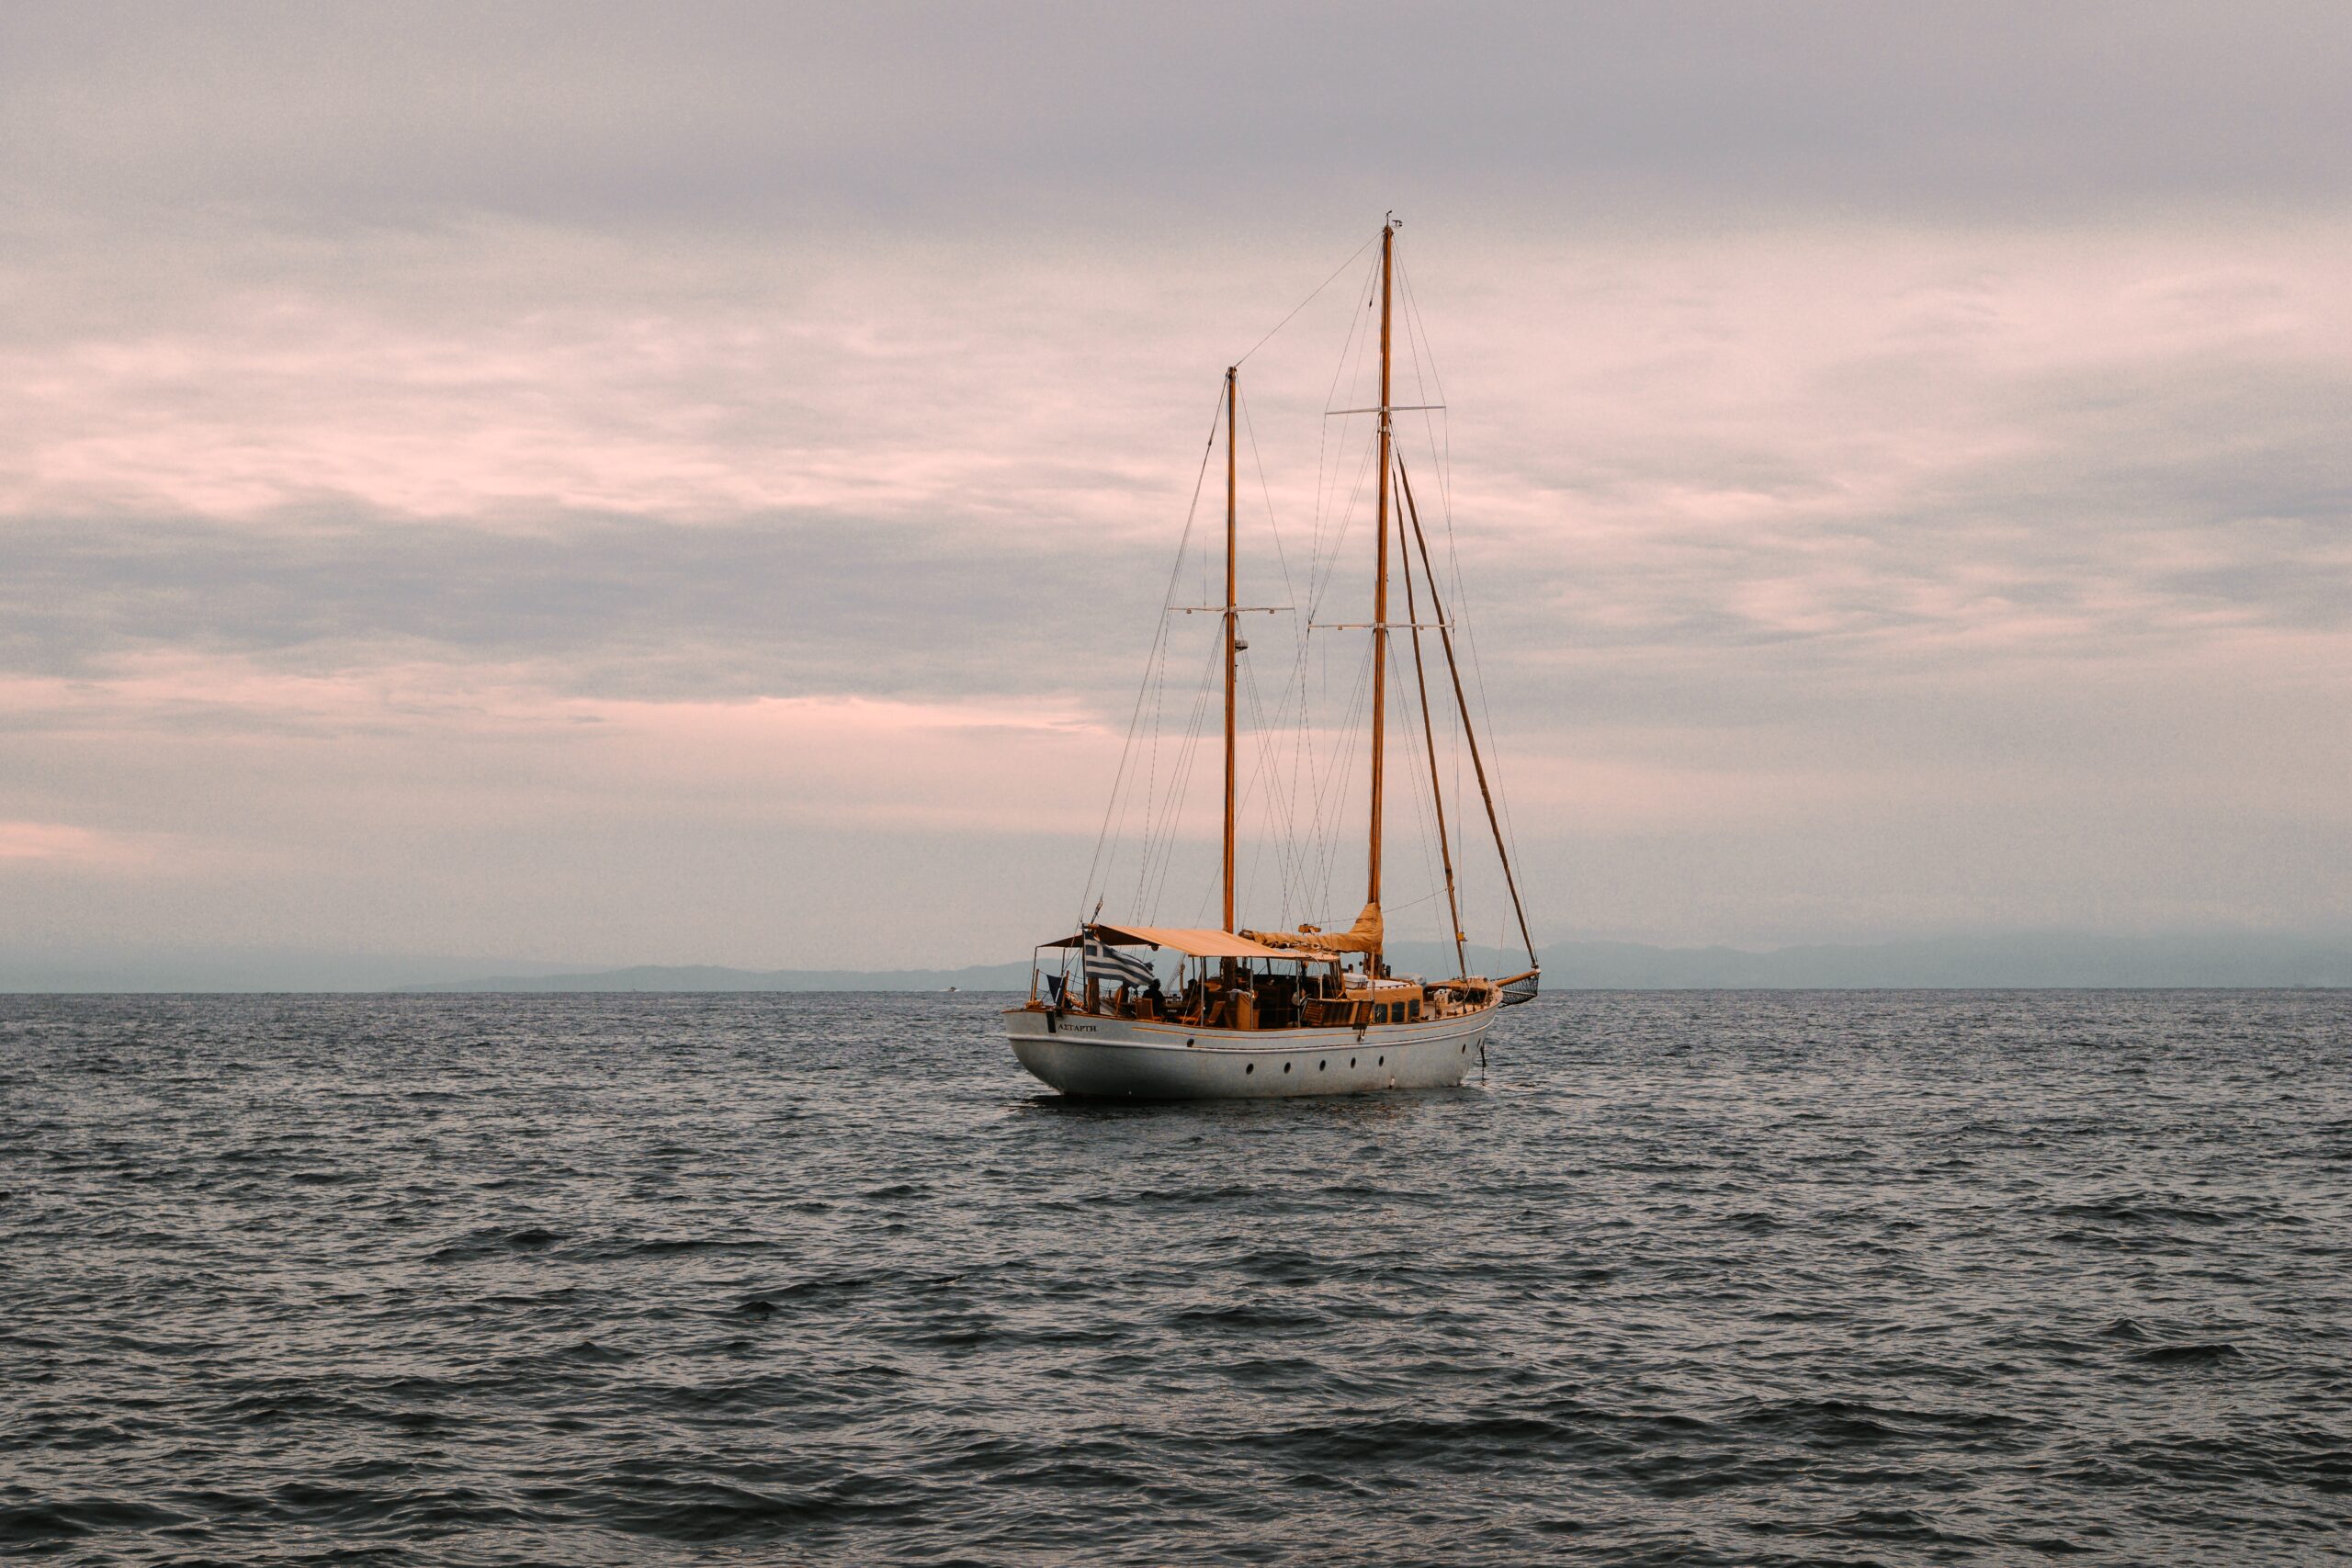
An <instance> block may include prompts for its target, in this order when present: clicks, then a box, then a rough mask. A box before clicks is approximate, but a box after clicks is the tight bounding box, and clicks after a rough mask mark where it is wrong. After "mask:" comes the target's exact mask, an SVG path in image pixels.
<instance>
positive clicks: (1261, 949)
mask: <svg viewBox="0 0 2352 1568" xmlns="http://www.w3.org/2000/svg"><path fill="white" fill-rule="evenodd" d="M1094 929H1095V930H1096V931H1099V932H1101V933H1102V936H1103V941H1104V942H1110V943H1112V944H1113V945H1114V946H1118V945H1123V944H1122V943H1121V941H1120V939H1121V938H1125V945H1132V944H1133V943H1136V942H1149V943H1150V944H1151V945H1152V946H1154V947H1168V948H1173V949H1175V950H1176V951H1177V952H1178V953H1183V954H1184V955H1186V956H1187V957H1190V958H1252V959H1265V958H1295V957H1297V956H1298V955H1297V954H1296V953H1283V952H1281V951H1280V950H1278V949H1275V948H1271V947H1268V946H1266V945H1265V944H1263V943H1262V942H1251V941H1250V939H1249V938H1248V937H1246V936H1236V935H1234V934H1233V933H1232V932H1231V931H1218V930H1216V928H1215V927H1209V928H1206V929H1203V928H1198V927H1193V926H1114V925H1098V926H1096V927H1095V928H1094Z"/></svg>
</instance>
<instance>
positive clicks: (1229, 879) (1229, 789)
mask: <svg viewBox="0 0 2352 1568" xmlns="http://www.w3.org/2000/svg"><path fill="white" fill-rule="evenodd" d="M1240 374H1241V367H1239V366H1238V365H1229V366H1227V367H1226V371H1225V929H1226V930H1227V931H1231V930H1233V750H1234V748H1233V660H1234V646H1233V645H1234V642H1235V640H1236V638H1235V632H1234V628H1235V627H1236V626H1238V625H1239V624H1240V619H1241V617H1240V615H1238V613H1237V612H1236V610H1235V599H1234V566H1233V547H1234V539H1235V533H1234V503H1233V460H1234V459H1233V393H1234V387H1235V384H1236V378H1238V377H1239V375H1240Z"/></svg>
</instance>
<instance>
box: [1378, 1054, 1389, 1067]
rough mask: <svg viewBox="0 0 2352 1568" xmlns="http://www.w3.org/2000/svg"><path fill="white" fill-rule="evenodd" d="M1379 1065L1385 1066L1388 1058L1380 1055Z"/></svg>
mask: <svg viewBox="0 0 2352 1568" xmlns="http://www.w3.org/2000/svg"><path fill="white" fill-rule="evenodd" d="M1380 1065H1381V1066H1384V1067H1385V1066H1387V1065H1388V1058H1387V1057H1385V1056H1383V1057H1381V1058H1380Z"/></svg>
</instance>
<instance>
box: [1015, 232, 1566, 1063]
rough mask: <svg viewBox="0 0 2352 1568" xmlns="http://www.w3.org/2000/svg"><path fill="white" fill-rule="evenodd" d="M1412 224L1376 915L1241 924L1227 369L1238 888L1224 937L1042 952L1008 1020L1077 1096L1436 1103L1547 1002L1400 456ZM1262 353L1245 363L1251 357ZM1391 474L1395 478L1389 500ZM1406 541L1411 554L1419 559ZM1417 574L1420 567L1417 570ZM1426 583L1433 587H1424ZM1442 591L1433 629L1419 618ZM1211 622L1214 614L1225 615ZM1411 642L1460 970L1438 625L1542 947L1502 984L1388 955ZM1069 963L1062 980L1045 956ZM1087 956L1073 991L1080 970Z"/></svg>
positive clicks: (1373, 840) (1025, 1055)
mask: <svg viewBox="0 0 2352 1568" xmlns="http://www.w3.org/2000/svg"><path fill="white" fill-rule="evenodd" d="M1396 229H1397V226H1396V224H1395V222H1394V221H1393V220H1392V221H1390V222H1388V223H1385V224H1384V225H1383V226H1382V229H1381V231H1380V282H1379V300H1380V400H1379V403H1378V405H1377V406H1376V407H1375V408H1374V409H1370V410H1349V411H1343V412H1367V413H1373V414H1374V415H1375V416H1376V418H1377V422H1378V423H1377V432H1376V435H1375V440H1376V443H1377V459H1378V484H1377V490H1376V502H1375V504H1376V508H1377V522H1378V526H1377V528H1376V530H1375V533H1376V539H1377V544H1376V558H1375V563H1374V579H1373V583H1374V586H1373V603H1372V620H1371V621H1370V623H1369V624H1368V626H1367V627H1366V628H1365V629H1368V630H1370V632H1371V634H1372V639H1373V647H1372V671H1371V674H1372V705H1371V744H1372V755H1371V802H1370V838H1369V842H1368V844H1367V846H1366V867H1367V874H1366V886H1365V893H1364V905H1363V911H1362V913H1360V914H1359V915H1358V916H1357V917H1356V919H1355V921H1354V923H1353V924H1352V925H1351V927H1350V928H1349V929H1348V930H1346V931H1322V930H1317V928H1315V927H1313V926H1302V927H1300V928H1299V929H1298V930H1296V931H1252V930H1247V929H1243V928H1241V927H1239V926H1238V925H1237V923H1236V919H1235V908H1234V901H1235V881H1234V865H1235V844H1236V838H1237V796H1236V788H1235V786H1236V769H1235V759H1236V744H1235V741H1236V725H1235V700H1234V699H1235V674H1236V669H1237V659H1238V653H1239V652H1240V650H1241V649H1243V648H1244V647H1246V646H1247V645H1246V644H1245V643H1244V642H1243V641H1242V639H1241V637H1240V632H1239V625H1238V623H1239V617H1240V615H1242V614H1243V613H1244V611H1245V607H1244V606H1242V605H1241V604H1238V592H1237V584H1238V570H1237V566H1236V554H1237V542H1238V535H1237V522H1236V504H1235V482H1234V481H1235V452H1234V448H1235V404H1236V400H1237V391H1238V376H1239V370H1238V367H1231V368H1228V369H1227V371H1226V374H1225V396H1224V407H1223V410H1222V412H1223V415H1224V423H1225V458H1226V462H1225V484H1226V502H1225V603H1224V605H1223V607H1222V618H1223V622H1224V631H1223V636H1224V650H1223V653H1224V658H1223V663H1224V686H1225V714H1224V717H1225V737H1224V739H1225V825H1224V844H1223V850H1224V854H1223V867H1222V882H1223V891H1224V915H1225V919H1224V923H1223V925H1222V926H1220V927H1216V928H1193V927H1170V926H1157V925H1146V924H1134V923H1126V922H1120V921H1106V920H1103V919H1101V918H1100V917H1101V912H1102V911H1101V908H1100V907H1099V906H1098V907H1097V908H1096V910H1095V918H1094V919H1091V920H1089V921H1087V922H1086V923H1085V924H1084V925H1083V926H1082V928H1081V929H1080V931H1076V932H1075V933H1073V934H1071V935H1069V936H1066V937H1062V938H1060V939H1058V940H1057V941H1054V942H1046V943H1044V944H1042V945H1041V946H1040V947H1039V948H1038V950H1037V953H1038V959H1039V961H1038V963H1037V964H1035V965H1033V967H1032V971H1031V976H1030V993H1029V998H1028V1000H1027V1001H1026V1002H1024V1003H1023V1005H1021V1006H1019V1007H1015V1008H1009V1009H1007V1010H1005V1013H1004V1021H1005V1032H1006V1035H1007V1037H1008V1039H1009V1040H1010V1042H1011V1043H1012V1050H1013V1054H1014V1055H1016V1056H1017V1057H1019V1058H1020V1061H1021V1064H1022V1066H1025V1067H1027V1068H1028V1069H1029V1071H1030V1072H1032V1073H1034V1074H1035V1075H1036V1076H1037V1077H1039V1078H1041V1079H1043V1080H1044V1081H1045V1082H1046V1083H1047V1084H1050V1085H1051V1086H1053V1087H1054V1088H1055V1089H1059V1090H1061V1091H1062V1092H1063V1093H1065V1094H1070V1095H1080V1096H1089V1097H1108V1098H1133V1099H1153V1100H1193V1099H1228V1098H1234V1099H1239V1098H1250V1099H1254V1098H1268V1097H1280V1096H1291V1095H1314V1094H1361V1093H1367V1092H1374V1091H1379V1090H1387V1089H1439V1088H1447V1087H1451V1086H1453V1085H1458V1084H1460V1083H1461V1082H1462V1081H1463V1079H1464V1077H1466V1076H1467V1075H1468V1073H1469V1071H1470V1069H1471V1068H1472V1067H1473V1066H1478V1065H1481V1064H1482V1063H1483V1062H1484V1059H1485V1042H1486V1035H1487V1028H1488V1026H1489V1025H1491V1024H1492V1023H1493V1021H1494V1019H1495V1016H1496V1014H1497V1012H1498V1010H1500V1009H1501V1008H1502V1007H1504V1006H1506V1005H1508V1004H1510V1003H1513V1002H1520V1001H1526V1000H1530V999H1532V998H1533V997H1534V995H1535V991H1536V985H1537V980H1538V975H1539V969H1540V965H1539V964H1538V963H1537V961H1536V957H1535V948H1534V943H1533V941H1532V939H1531V938H1530V937H1529V936H1528V932H1527V917H1526V913H1525V910H1524V909H1523V908H1522V907H1521V902H1520V896H1519V885H1518V879H1517V876H1516V875H1515V874H1513V872H1512V870H1511V865H1510V851H1509V846H1508V842H1507V836H1506V835H1505V833H1504V832H1503V829H1502V825H1501V821H1500V818H1499V817H1498V814H1497V811H1496V807H1495V798H1494V792H1493V789H1492V787H1491V785H1490V784H1489V781H1488V777H1487V764H1486V759H1485V757H1484V755H1483V754H1482V752H1481V751H1480V750H1479V747H1478V742H1477V737H1476V731H1475V730H1474V729H1473V728H1472V726H1471V719H1470V705H1469V702H1468V700H1467V697H1466V696H1465V694H1464V689H1463V683H1462V674H1461V671H1460V668H1459V666H1458V665H1457V663H1456V661H1455V657H1454V653H1455V650H1454V642H1453V626H1452V624H1451V623H1449V622H1448V621H1447V619H1446V617H1445V613H1444V609H1443V606H1442V604H1441V603H1440V602H1439V596H1438V588H1437V577H1436V573H1435V571H1434V570H1432V565H1431V562H1430V550H1429V543H1428V540H1427V538H1426V537H1425V536H1423V534H1422V532H1421V525H1420V515H1419V508H1418V507H1417V506H1416V505H1415V504H1414V500H1413V492H1412V485H1411V481H1410V479H1408V477H1407V475H1406V472H1405V469H1404V466H1403V463H1402V461H1401V459H1400V457H1398V454H1397V450H1396V445H1395V440H1394V431H1393V428H1392V415H1393V414H1394V412H1396V406H1395V404H1394V402H1393V400H1392V398H1391V388H1390V383H1391V376H1392V368H1393V365H1392V352H1391V344H1392V334H1391V323H1392V312H1393V309H1394V297H1395V261H1396ZM1245 357H1246V356H1245ZM1392 479H1393V480H1394V484H1393V486H1392ZM1392 526H1393V527H1394V528H1395V529H1396V532H1397V539H1398V565H1399V567H1400V569H1401V570H1400V572H1399V575H1400V576H1401V577H1402V579H1403V582H1404V587H1405V599H1406V606H1405V608H1406V615H1405V619H1404V621H1403V622H1402V623H1392V622H1391V621H1390V620H1389V581H1390V558H1389V534H1390V530H1391V528H1392ZM1408 533H1409V535H1410V543H1411V545H1412V546H1413V548H1412V549H1410V550H1407V549H1406V548H1405V547H1404V546H1405V544H1406V542H1407V535H1408ZM1417 560H1418V563H1419V570H1418V571H1417V570H1416V565H1415V563H1416V561H1417ZM1417 581H1418V584H1419V586H1418V588H1417V586H1416V583H1417ZM1424 592H1425V593H1426V594H1427V597H1428V600H1429V604H1428V611H1429V614H1430V621H1429V622H1427V623H1424V622H1422V621H1421V620H1419V611H1420V608H1421V606H1420V604H1419V598H1420V596H1421V594H1422V593H1424ZM1212 608H1214V606H1212ZM1396 629H1401V630H1404V631H1406V632H1407V633H1408V636H1409V637H1410V639H1411V641H1410V647H1411V650H1412V653H1413V667H1414V680H1415V684H1416V687H1417V692H1418V695H1419V706H1420V715H1421V729H1422V735H1423V738H1424V739H1425V741H1426V743H1427V749H1428V755H1429V782H1430V793H1431V798H1432V801H1433V803H1434V804H1435V807H1436V817H1437V822H1436V828H1437V838H1438V842H1439V847H1440V851H1441V858H1442V863H1443V868H1444V882H1445V897H1446V908H1447V913H1448V915H1449V917H1450V919H1451V924H1450V926H1449V928H1448V929H1449V930H1451V931H1452V932H1453V947H1454V953H1455V960H1456V963H1457V964H1458V965H1460V966H1461V967H1462V968H1463V969H1464V971H1466V968H1467V965H1466V964H1464V963H1463V957H1464V934H1463V931H1462V916H1461V905H1460V898H1459V894H1458V891H1457V888H1456V886H1455V880H1454V863H1453V849H1452V846H1451V844H1450V842H1449V841H1448V838H1447V829H1446V818H1445V807H1444V795H1443V792H1442V787H1441V780H1440V771H1439V768H1438V751H1437V737H1436V729H1435V727H1434V725H1433V724H1432V722H1431V720H1430V702H1429V683H1428V681H1427V678H1426V675H1425V673H1424V671H1423V670H1422V666H1421V652H1422V645H1421V633H1422V632H1423V631H1424V630H1428V629H1434V630H1435V631H1436V632H1437V633H1438V640H1439V643H1440V646H1441V648H1442V651H1443V654H1444V658H1445V661H1446V667H1447V671H1448V672H1449V674H1450V675H1451V677H1452V683H1453V698H1454V703H1455V706H1456V709H1457V711H1458V714H1459V716H1460V721H1461V726H1462V733H1463V735H1464V739H1466V740H1467V741H1468V749H1469V755H1470V761H1471V763H1472V766H1473V768H1474V770H1475V773H1476V779H1477V783H1478V790H1479V795H1480V797H1481V799H1482V800H1483V801H1484V803H1485V806H1486V815H1487V825H1488V826H1489V828H1490V829H1493V834H1494V841H1495V848H1496V852H1497V854H1498V858H1499V860H1500V862H1501V865H1502V871H1503V879H1504V884H1505V886H1507V887H1508V888H1509V889H1510V903H1511V909H1512V913H1513V915H1514V917H1515V918H1516V919H1517V920H1518V925H1519V934H1520V938H1521V941H1522V942H1524V943H1525V944H1526V947H1527V960H1528V965H1527V968H1526V969H1525V970H1523V971H1521V973H1518V974H1514V975H1507V976H1501V977H1499V978H1487V977H1486V976H1473V975H1470V974H1468V973H1466V972H1464V973H1457V974H1456V975H1454V976H1453V977H1452V978H1449V979H1442V980H1425V979H1422V978H1419V977H1417V976H1406V975H1399V974H1397V973H1395V972H1394V971H1393V970H1392V969H1391V968H1390V966H1389V964H1387V962H1386V959H1385V954H1384V947H1385V938H1386V933H1385V922H1384V920H1383V918H1382V914H1381V848H1382V845H1381V833H1382V818H1383V813H1384V808H1385V795H1386V766H1387V739H1388V737H1387V704H1388V661H1389V656H1390V642H1389V638H1390V634H1391V632H1392V630H1396ZM1047 953H1057V954H1059V955H1060V956H1061V958H1062V959H1063V961H1064V962H1063V964H1062V973H1061V974H1059V975H1049V974H1047V973H1046V963H1045V955H1046V954H1047ZM1145 953H1157V954H1173V955H1175V956H1176V957H1177V958H1178V960H1179V961H1180V964H1179V970H1178V975H1177V978H1176V981H1175V983H1174V985H1173V987H1172V988H1170V987H1163V986H1162V984H1161V982H1160V979H1159V975H1158V973H1157V971H1156V970H1155V969H1154V968H1153V967H1152V965H1151V964H1150V963H1148V961H1147V960H1146V959H1145V957H1144V956H1143V955H1144V954H1145ZM1073 954H1077V955H1080V956H1081V966H1080V974H1079V976H1078V977H1077V978H1076V979H1075V980H1073V977H1072V976H1070V975H1069V968H1068V963H1067V961H1068V959H1069V957H1070V956H1072V955H1073Z"/></svg>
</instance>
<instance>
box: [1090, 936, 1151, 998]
mask: <svg viewBox="0 0 2352 1568" xmlns="http://www.w3.org/2000/svg"><path fill="white" fill-rule="evenodd" d="M1086 972H1087V974H1088V975H1090V976H1092V977H1093V978H1095V979H1097V980H1101V981H1103V982H1104V983H1105V984H1108V985H1114V986H1148V985H1150V984H1151V982H1152V979H1153V976H1152V973H1151V965H1150V964H1146V963H1145V962H1144V961H1143V960H1142V959H1140V958H1137V957H1136V956H1134V955H1132V954H1130V953H1122V952H1120V951H1119V950H1118V949H1117V948H1115V947H1113V946H1111V945H1110V944H1109V943H1107V942H1103V940H1102V939H1101V938H1100V937H1088V938H1087V939H1086Z"/></svg>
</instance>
